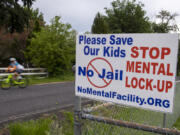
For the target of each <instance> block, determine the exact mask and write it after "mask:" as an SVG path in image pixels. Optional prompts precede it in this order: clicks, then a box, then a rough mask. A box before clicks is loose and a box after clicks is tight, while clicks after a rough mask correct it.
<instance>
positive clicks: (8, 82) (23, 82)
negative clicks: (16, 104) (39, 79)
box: [1, 74, 29, 90]
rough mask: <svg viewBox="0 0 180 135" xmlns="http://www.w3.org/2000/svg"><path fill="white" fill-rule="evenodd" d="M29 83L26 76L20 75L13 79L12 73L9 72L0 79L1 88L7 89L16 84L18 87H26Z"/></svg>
mask: <svg viewBox="0 0 180 135" xmlns="http://www.w3.org/2000/svg"><path fill="white" fill-rule="evenodd" d="M28 84H29V81H28V78H27V77H23V76H20V77H19V79H17V80H15V79H14V78H13V74H9V75H8V77H3V78H2V81H1V89H3V90H8V89H10V88H11V87H12V86H18V87H19V88H26V87H27V86H28Z"/></svg>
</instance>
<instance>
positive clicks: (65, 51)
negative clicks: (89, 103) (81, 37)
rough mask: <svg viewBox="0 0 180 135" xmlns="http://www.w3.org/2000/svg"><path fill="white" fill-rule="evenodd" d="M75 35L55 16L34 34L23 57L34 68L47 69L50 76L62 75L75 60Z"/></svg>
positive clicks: (69, 26)
mask: <svg viewBox="0 0 180 135" xmlns="http://www.w3.org/2000/svg"><path fill="white" fill-rule="evenodd" d="M75 35H76V32H75V31H74V30H72V29H71V25H70V24H64V23H62V22H60V17H58V16H56V17H55V18H54V19H53V20H52V21H51V24H50V25H48V26H46V27H44V28H42V30H41V31H40V32H38V33H35V37H34V38H32V39H31V42H30V46H29V47H28V50H27V52H26V53H25V55H26V56H27V57H28V58H29V59H30V60H31V62H32V63H33V64H34V65H35V66H36V67H44V68H47V70H48V72H49V73H50V75H58V74H63V73H64V72H65V71H68V70H70V69H71V66H72V62H73V61H74V59H75Z"/></svg>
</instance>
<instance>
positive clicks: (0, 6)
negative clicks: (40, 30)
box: [0, 0, 35, 33]
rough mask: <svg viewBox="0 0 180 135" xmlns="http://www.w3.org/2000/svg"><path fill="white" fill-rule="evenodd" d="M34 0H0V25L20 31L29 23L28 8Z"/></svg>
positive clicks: (10, 30) (9, 29) (12, 30)
mask: <svg viewBox="0 0 180 135" xmlns="http://www.w3.org/2000/svg"><path fill="white" fill-rule="evenodd" d="M34 1H35V0H21V2H22V3H23V5H24V6H22V5H21V4H20V3H19V0H1V1H0V27H5V28H6V30H7V31H9V32H11V33H13V32H22V31H23V30H24V28H25V26H27V25H28V23H29V18H30V15H29V9H30V7H31V5H32V4H33V2H34Z"/></svg>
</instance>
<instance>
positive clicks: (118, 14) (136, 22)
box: [105, 0, 151, 33]
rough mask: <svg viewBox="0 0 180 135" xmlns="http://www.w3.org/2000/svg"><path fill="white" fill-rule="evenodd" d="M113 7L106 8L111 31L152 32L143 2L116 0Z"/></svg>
mask: <svg viewBox="0 0 180 135" xmlns="http://www.w3.org/2000/svg"><path fill="white" fill-rule="evenodd" d="M111 5H112V8H109V9H108V8H106V9H105V10H106V14H107V22H108V25H109V30H110V32H111V33H148V32H151V25H150V23H149V18H148V17H147V16H145V14H146V12H145V10H143V6H144V5H143V4H142V3H140V2H138V3H137V2H136V1H135V0H133V1H129V0H123V1H120V0H116V1H113V2H112V3H111Z"/></svg>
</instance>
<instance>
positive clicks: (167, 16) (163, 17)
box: [152, 10, 179, 33]
mask: <svg viewBox="0 0 180 135" xmlns="http://www.w3.org/2000/svg"><path fill="white" fill-rule="evenodd" d="M177 16H178V14H176V13H174V14H171V13H170V12H169V11H166V10H162V11H160V12H159V14H158V15H157V16H156V17H157V19H158V20H159V21H160V22H159V23H156V22H153V23H152V29H153V32H155V33H168V32H170V31H177V30H179V29H178V26H177V24H175V23H174V21H175V18H176V17H177Z"/></svg>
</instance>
